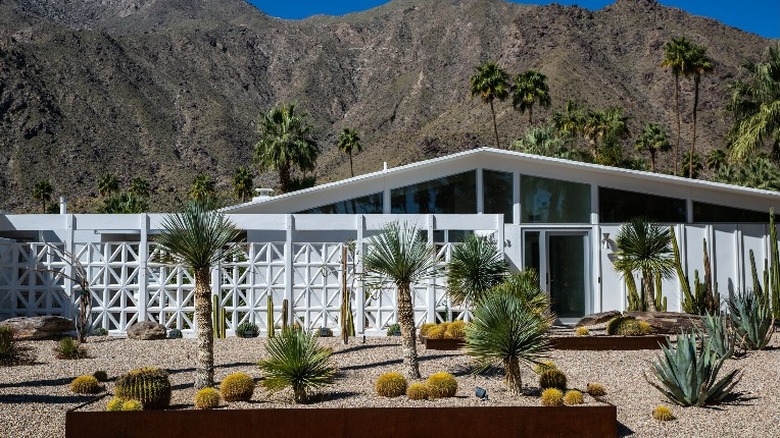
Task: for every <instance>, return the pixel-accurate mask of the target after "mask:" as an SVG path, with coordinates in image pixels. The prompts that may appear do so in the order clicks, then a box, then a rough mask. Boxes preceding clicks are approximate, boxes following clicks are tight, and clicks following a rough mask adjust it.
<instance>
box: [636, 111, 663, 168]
mask: <svg viewBox="0 0 780 438" xmlns="http://www.w3.org/2000/svg"><path fill="white" fill-rule="evenodd" d="M635 147H636V150H638V151H640V152H643V151H647V152H649V153H650V166H651V169H652V170H653V172H655V171H656V168H655V154H657V153H658V152H666V151H668V150H669V149H671V148H672V145H671V144H669V135H668V134H666V130H665V129H664V128H663V126H661V125H659V124H658V123H652V122H651V123H648V124H647V125H645V127H644V129H643V130H642V133H641V134H639V138H637V140H636V145H635Z"/></svg>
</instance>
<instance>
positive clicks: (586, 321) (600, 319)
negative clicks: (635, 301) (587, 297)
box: [574, 310, 620, 327]
mask: <svg viewBox="0 0 780 438" xmlns="http://www.w3.org/2000/svg"><path fill="white" fill-rule="evenodd" d="M619 315H620V312H618V311H617V310H608V311H606V312H602V313H593V314H591V315H587V316H585V317H583V318H582V319H581V320H580V321H579V322H578V323H577V325H575V326H574V327H586V326H592V325H597V324H603V323H605V322H607V321H609V320H610V319H612V318H614V317H616V316H619Z"/></svg>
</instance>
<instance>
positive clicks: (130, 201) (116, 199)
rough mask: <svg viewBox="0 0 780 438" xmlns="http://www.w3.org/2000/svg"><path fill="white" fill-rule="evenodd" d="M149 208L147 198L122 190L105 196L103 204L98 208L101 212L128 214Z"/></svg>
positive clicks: (141, 211)
mask: <svg viewBox="0 0 780 438" xmlns="http://www.w3.org/2000/svg"><path fill="white" fill-rule="evenodd" d="M148 208H149V204H148V203H147V202H146V198H142V197H140V196H137V195H134V194H132V193H130V192H122V193H119V194H117V195H111V196H109V197H107V198H103V205H102V206H101V207H99V208H98V212H100V213H113V214H127V213H143V212H144V211H146V210H147V209H148Z"/></svg>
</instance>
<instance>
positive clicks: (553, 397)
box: [541, 388, 563, 406]
mask: <svg viewBox="0 0 780 438" xmlns="http://www.w3.org/2000/svg"><path fill="white" fill-rule="evenodd" d="M541 400H542V406H563V393H562V392H561V390H560V389H555V388H548V389H545V390H544V391H542V397H541Z"/></svg>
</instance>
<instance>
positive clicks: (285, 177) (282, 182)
mask: <svg viewBox="0 0 780 438" xmlns="http://www.w3.org/2000/svg"><path fill="white" fill-rule="evenodd" d="M279 189H280V190H281V191H282V193H287V192H289V191H290V163H285V164H282V165H281V166H279Z"/></svg>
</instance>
